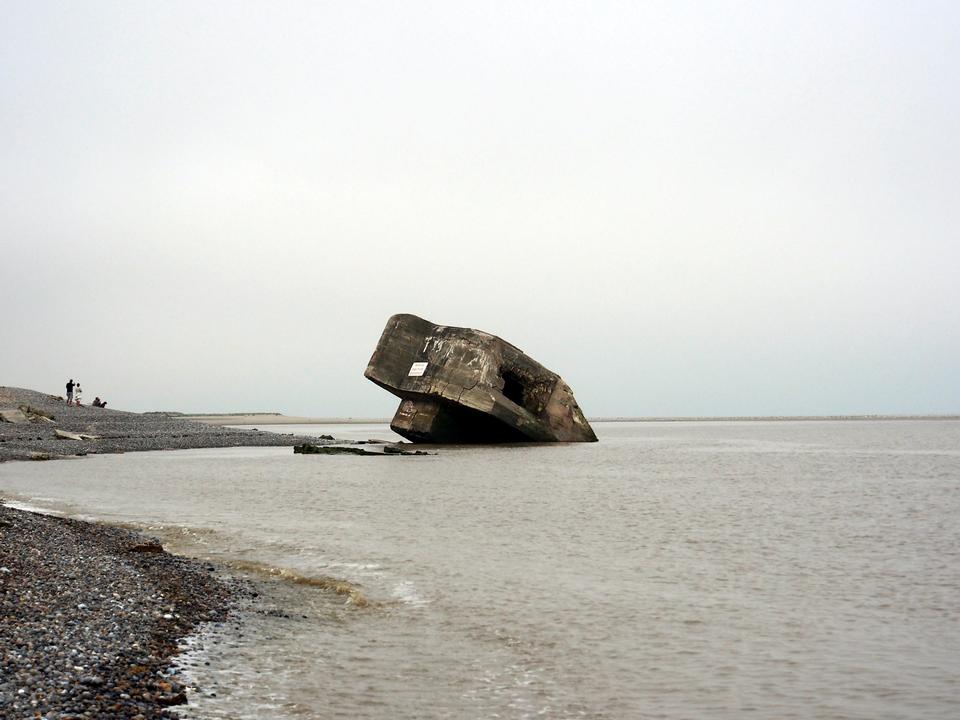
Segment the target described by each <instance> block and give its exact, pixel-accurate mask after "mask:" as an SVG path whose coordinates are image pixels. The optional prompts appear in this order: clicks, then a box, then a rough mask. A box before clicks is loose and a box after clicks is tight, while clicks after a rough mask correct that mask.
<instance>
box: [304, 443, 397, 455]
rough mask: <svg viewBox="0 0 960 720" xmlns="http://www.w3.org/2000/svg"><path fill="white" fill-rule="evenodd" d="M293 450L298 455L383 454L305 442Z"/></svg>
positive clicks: (356, 448)
mask: <svg viewBox="0 0 960 720" xmlns="http://www.w3.org/2000/svg"><path fill="white" fill-rule="evenodd" d="M293 452H294V453H295V454H297V455H382V454H383V453H377V452H369V451H367V450H364V449H363V448H358V447H342V446H339V445H312V444H311V443H303V444H302V445H294V446H293Z"/></svg>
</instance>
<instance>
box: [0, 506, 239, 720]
mask: <svg viewBox="0 0 960 720" xmlns="http://www.w3.org/2000/svg"><path fill="white" fill-rule="evenodd" d="M249 592H250V591H249V590H248V589H247V588H246V586H245V585H243V584H242V583H241V582H240V581H237V580H233V579H229V578H221V577H220V576H219V575H218V574H217V573H216V572H215V568H214V567H213V566H212V565H208V564H205V563H202V562H199V561H195V560H188V559H186V558H181V557H176V556H173V555H170V554H169V553H167V552H165V551H164V550H163V549H162V548H161V546H160V545H159V543H157V542H156V541H155V540H152V539H150V538H145V537H143V536H141V535H139V534H137V533H135V532H132V531H130V530H126V529H122V528H114V527H108V526H103V525H96V524H92V523H86V522H81V521H77V520H70V519H65V518H57V517H51V516H46V515H37V514H34V513H29V512H24V511H21V510H14V509H12V508H8V507H6V506H3V505H0V717H2V718H35V717H37V718H39V717H42V718H46V719H47V720H66V719H67V718H89V717H96V718H133V719H140V718H161V717H173V716H172V715H170V714H169V713H168V711H167V710H166V708H168V707H170V706H174V705H178V704H181V703H184V702H186V694H185V690H186V688H185V687H184V686H183V684H182V683H181V682H180V680H179V676H178V671H177V669H176V667H175V666H173V665H172V664H171V663H172V658H173V657H174V655H176V653H177V649H178V645H179V643H180V641H181V640H183V639H184V638H185V637H187V636H188V635H191V634H192V633H194V632H195V631H196V630H197V628H198V626H199V625H200V624H201V623H204V622H208V623H223V622H224V621H225V620H226V618H227V614H228V611H229V608H230V607H231V606H232V604H233V603H235V602H236V601H237V600H238V599H239V598H241V597H244V596H245V595H247V594H249Z"/></svg>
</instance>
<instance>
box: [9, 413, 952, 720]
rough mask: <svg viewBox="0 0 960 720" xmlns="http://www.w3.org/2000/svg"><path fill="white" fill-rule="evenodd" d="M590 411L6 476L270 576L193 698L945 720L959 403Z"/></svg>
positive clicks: (444, 712) (18, 492)
mask: <svg viewBox="0 0 960 720" xmlns="http://www.w3.org/2000/svg"><path fill="white" fill-rule="evenodd" d="M305 430H308V431H312V432H315V433H316V434H318V435H319V434H322V433H332V434H333V435H335V436H337V437H350V438H354V439H357V438H366V437H382V438H384V439H389V437H390V435H389V431H388V430H387V429H386V427H385V426H339V427H334V426H316V427H314V428H305V427H301V426H298V427H297V428H295V429H293V428H291V427H284V428H280V429H279V431H281V432H296V433H303V432H304V431H305ZM596 430H597V433H598V435H599V436H600V438H601V442H600V443H597V444H588V445H554V446H523V447H457V448H453V447H452V448H442V449H440V450H439V454H438V455H436V456H431V457H382V458H381V457H374V458H368V457H339V456H302V455H293V454H292V451H291V450H290V449H288V448H250V449H248V448H238V449H218V450H195V451H178V452H153V453H136V454H128V455H121V456H109V457H106V456H103V457H96V456H90V457H86V458H79V459H76V460H68V461H58V462H50V463H7V464H5V465H0V492H2V493H4V494H6V495H8V496H9V495H15V496H17V497H18V498H20V499H23V500H29V501H30V502H32V503H33V504H35V505H39V506H42V507H46V508H51V509H57V510H61V511H63V512H67V513H69V514H71V515H75V516H87V517H93V518H96V519H101V520H106V521H110V522H124V523H134V524H137V525H139V526H142V527H143V526H145V527H148V528H150V529H151V531H152V532H154V533H155V534H159V535H160V536H161V537H162V538H163V540H164V542H165V544H166V545H167V547H169V548H171V549H174V550H178V551H181V552H185V553H189V554H194V555H199V556H204V557H211V558H214V559H218V560H221V561H227V562H233V563H235V564H237V565H238V566H241V567H243V568H246V569H248V570H250V569H254V570H260V571H262V572H264V573H267V577H268V580H269V582H268V585H267V587H268V591H267V593H266V594H267V601H266V602H267V606H268V609H267V611H265V612H263V611H262V612H257V613H250V614H248V616H247V617H246V622H245V624H244V627H243V629H242V632H243V637H242V638H238V637H232V636H227V637H225V638H224V639H223V640H222V641H221V642H218V643H213V644H209V643H208V648H207V650H206V651H204V653H206V654H204V653H200V654H198V655H196V658H197V659H199V660H205V661H208V662H210V663H211V665H210V666H205V665H203V663H202V662H200V663H199V665H198V667H197V669H196V671H195V672H196V673H197V674H198V681H199V682H200V683H201V684H202V685H204V686H205V687H213V686H216V688H217V697H216V698H215V699H214V698H208V697H201V698H199V699H198V702H197V704H196V706H195V709H194V710H192V711H191V712H190V713H189V715H190V717H243V718H255V717H277V718H332V717H344V718H346V717H350V718H370V719H378V720H379V719H386V718H391V719H393V718H497V717H499V718H528V717H548V718H574V717H588V718H638V717H642V718H691V717H692V718H740V717H743V716H744V715H746V714H752V715H754V716H757V717H777V718H903V717H918V718H919V717H923V718H955V717H960V693H958V691H957V689H958V685H957V680H958V674H960V601H958V597H960V557H958V554H960V523H958V522H957V517H958V516H960V422H955V421H883V422H880V421H874V422H870V421H862V422H860V421H845V422H830V421H815V422H814V421H807V422H739V423H738V422H723V423H719V422H716V423H711V422H702V423H696V422H685V423H601V424H598V425H597V426H596ZM270 571H272V572H273V574H272V575H271V574H269V572H270ZM328 578H334V579H336V580H339V581H343V582H344V583H346V585H345V586H343V587H341V588H340V589H341V591H342V592H340V593H338V592H336V591H335V590H334V589H331V588H332V586H331V584H330V583H328V582H326V579H328ZM294 580H299V581H300V582H294ZM311 580H314V581H317V582H314V583H313V584H309V582H310V581H311ZM351 590H352V591H355V592H354V593H353V594H352V595H351V594H350V591H351ZM358 599H359V600H358ZM363 600H365V601H367V604H366V605H365V606H364V603H363ZM271 608H272V610H271ZM285 615H286V616H289V617H284V616H285Z"/></svg>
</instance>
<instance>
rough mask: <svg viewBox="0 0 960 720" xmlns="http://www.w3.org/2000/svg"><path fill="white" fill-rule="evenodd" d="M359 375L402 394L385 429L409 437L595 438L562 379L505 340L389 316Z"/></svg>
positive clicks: (457, 439)
mask: <svg viewBox="0 0 960 720" xmlns="http://www.w3.org/2000/svg"><path fill="white" fill-rule="evenodd" d="M364 376H365V377H367V378H368V379H369V380H372V381H373V382H375V383H376V384H377V385H379V386H381V387H383V388H385V389H386V390H389V391H390V392H392V393H393V394H394V395H396V396H398V397H400V398H401V403H400V407H399V408H398V409H397V412H396V414H395V415H394V416H393V421H392V422H391V423H390V428H391V429H392V430H393V431H394V432H396V433H398V434H399V435H402V436H403V437H405V438H407V439H408V440H411V441H413V442H425V443H500V442H596V440H597V436H596V435H595V434H594V432H593V428H591V427H590V423H588V422H587V419H586V418H585V417H584V416H583V413H582V412H581V411H580V407H579V406H578V405H577V402H576V400H575V399H574V397H573V392H571V390H570V388H569V387H568V386H567V384H566V383H565V382H564V381H563V380H562V379H561V378H560V376H559V375H557V374H556V373H554V372H551V371H550V370H548V369H547V368H545V367H543V366H542V365H541V364H540V363H538V362H536V361H535V360H533V359H531V358H529V357H527V356H526V355H525V354H524V353H523V352H522V351H521V350H519V349H518V348H516V347H514V346H513V345H511V344H510V343H508V342H506V341H504V340H502V339H500V338H498V337H496V336H495V335H490V334H489V333H485V332H480V331H479V330H472V329H470V328H460V327H448V326H446V325H434V324H433V323H431V322H428V321H427V320H424V319H423V318H419V317H417V316H416V315H406V314H401V315H394V316H393V317H391V318H390V319H389V320H388V321H387V325H386V327H385V328H384V330H383V335H382V336H381V337H380V342H379V343H377V348H376V350H374V352H373V356H372V357H371V358H370V362H369V364H368V365H367V370H366V372H364Z"/></svg>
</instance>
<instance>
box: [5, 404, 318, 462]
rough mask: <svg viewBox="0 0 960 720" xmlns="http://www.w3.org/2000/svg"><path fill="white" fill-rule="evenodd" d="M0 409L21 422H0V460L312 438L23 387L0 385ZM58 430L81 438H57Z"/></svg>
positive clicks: (280, 443) (288, 443)
mask: <svg viewBox="0 0 960 720" xmlns="http://www.w3.org/2000/svg"><path fill="white" fill-rule="evenodd" d="M0 411H5V412H12V413H14V415H15V416H17V417H19V415H23V416H24V418H25V421H20V422H0V462H3V461H4V460H51V459H56V458H63V457H73V456H77V455H88V454H93V453H119V452H134V451H142V450H184V449H189V448H218V447H241V446H274V447H277V446H281V447H282V446H293V445H297V444H300V443H303V442H311V441H314V442H315V441H316V438H304V437H297V436H295V435H283V434H279V433H270V432H259V431H257V430H240V429H237V428H227V427H219V426H215V425H208V424H204V423H201V422H196V421H194V420H187V419H184V418H181V417H177V416H176V415H172V414H168V413H160V412H157V413H132V412H124V411H122V410H114V409H112V408H97V407H91V406H88V405H84V406H79V407H78V406H76V405H67V404H66V403H65V402H64V401H63V400H61V399H60V398H58V397H57V396H54V395H48V394H46V393H41V392H36V391H34V390H26V389H23V388H11V387H0ZM18 411H19V412H18ZM57 430H59V431H61V433H70V434H73V435H82V436H84V437H83V438H82V439H70V438H63V437H58V434H57V432H56V431H57Z"/></svg>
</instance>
